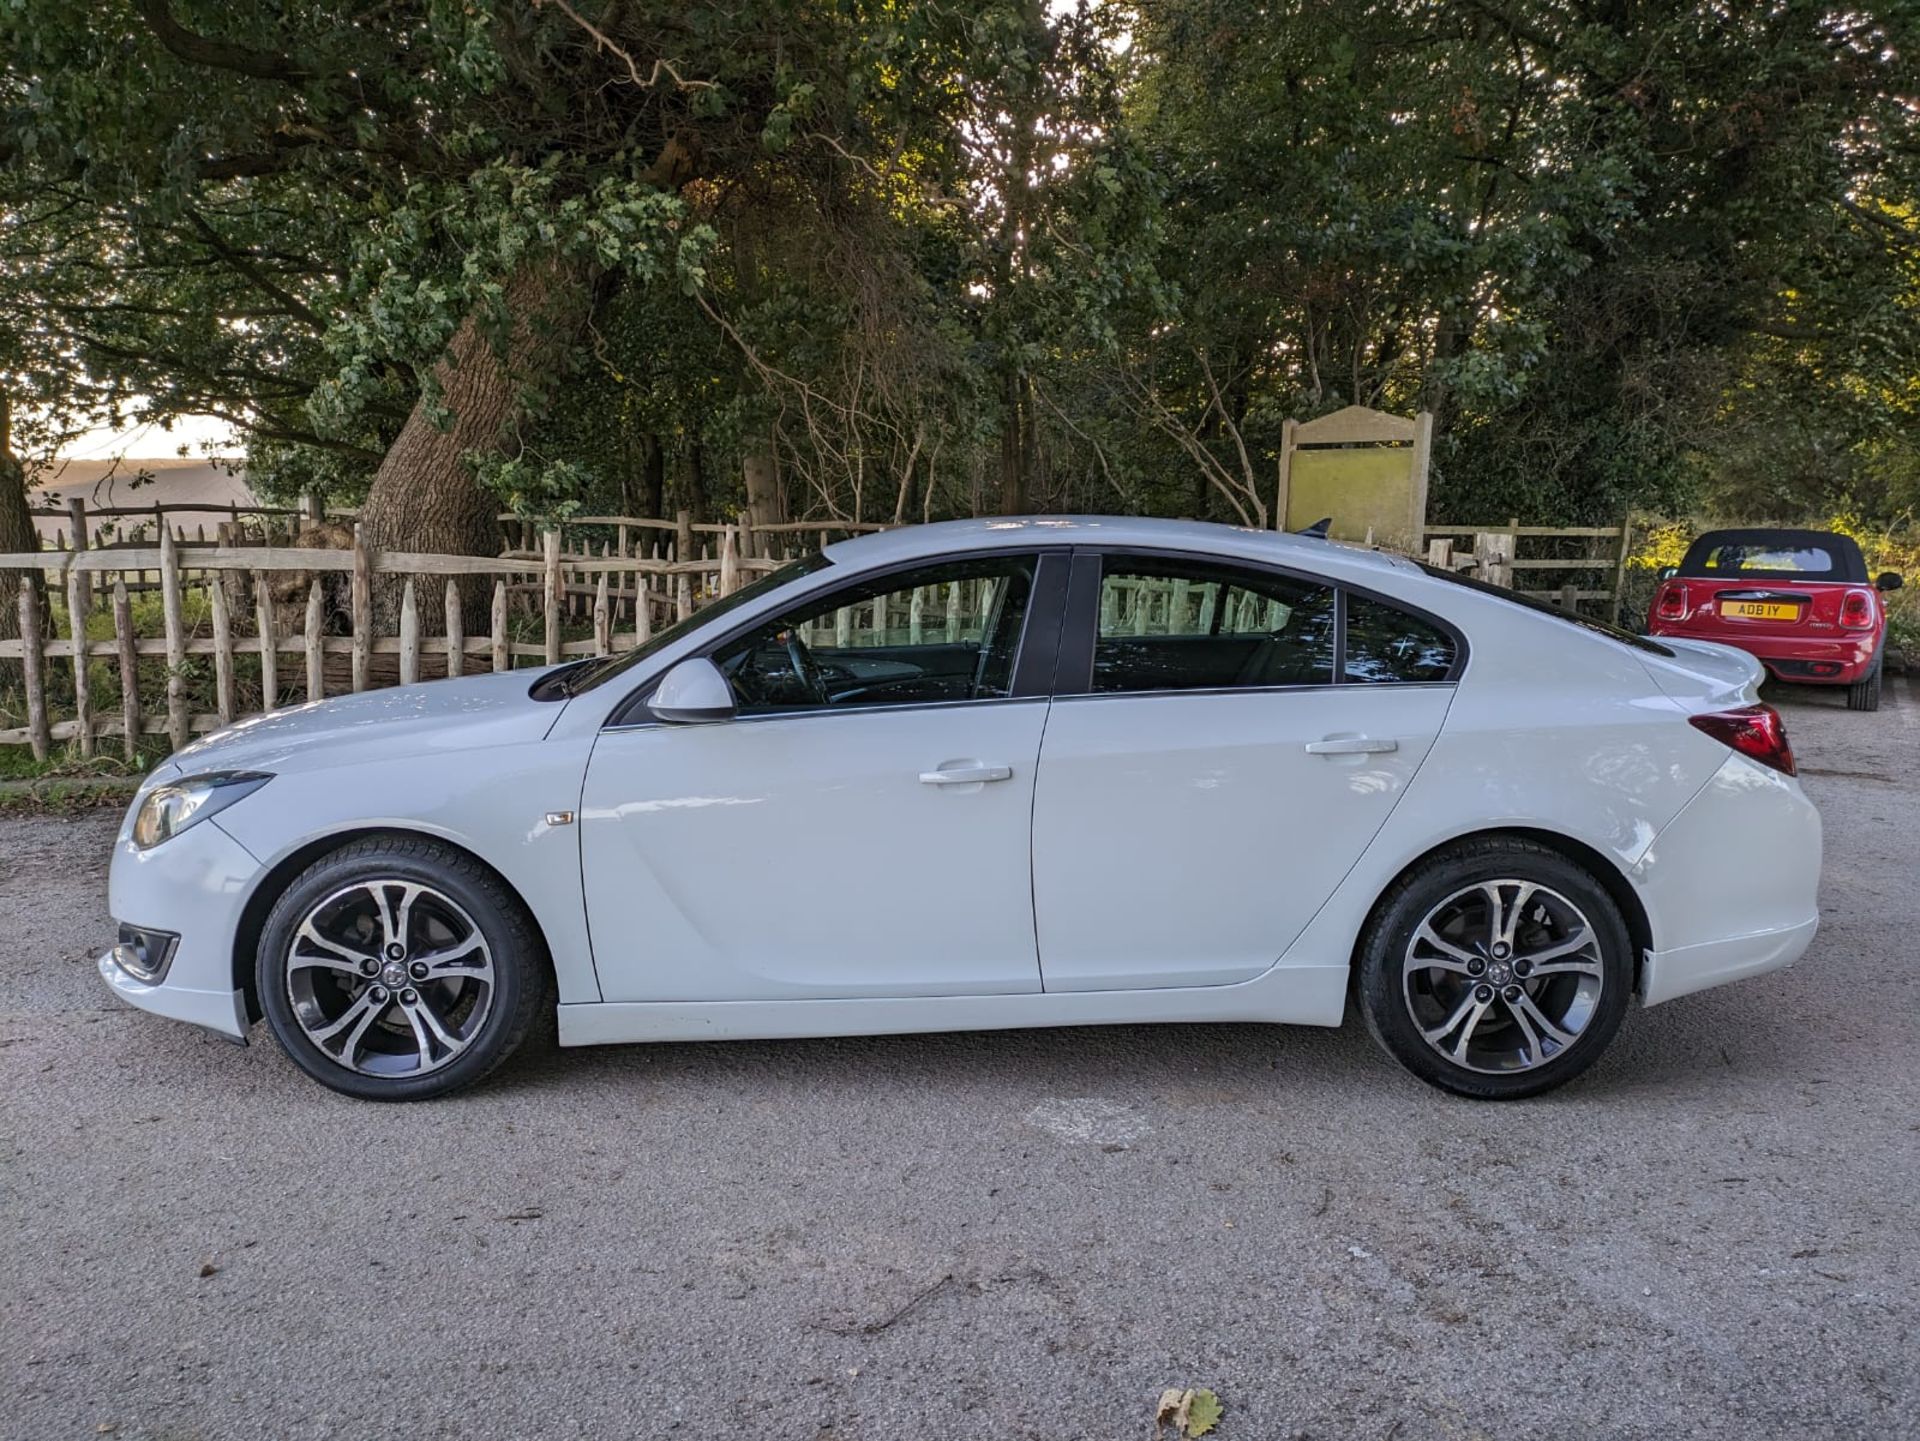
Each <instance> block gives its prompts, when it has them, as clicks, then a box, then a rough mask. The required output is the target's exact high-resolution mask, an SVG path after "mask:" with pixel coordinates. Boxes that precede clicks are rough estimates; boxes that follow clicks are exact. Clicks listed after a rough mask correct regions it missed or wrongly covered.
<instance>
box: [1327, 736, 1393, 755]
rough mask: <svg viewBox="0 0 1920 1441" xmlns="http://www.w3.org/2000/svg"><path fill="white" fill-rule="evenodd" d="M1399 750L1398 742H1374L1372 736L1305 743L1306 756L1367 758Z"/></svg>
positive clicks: (1341, 737)
mask: <svg viewBox="0 0 1920 1441" xmlns="http://www.w3.org/2000/svg"><path fill="white" fill-rule="evenodd" d="M1399 749H1400V742H1399V741H1396V740H1375V739H1374V738H1373V737H1372V736H1338V737H1329V738H1328V739H1326V740H1323V741H1308V742H1307V754H1308V755H1310V756H1367V755H1379V754H1383V753H1385V752H1387V751H1397V750H1399Z"/></svg>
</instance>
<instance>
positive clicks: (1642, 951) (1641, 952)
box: [1347, 826, 1653, 995]
mask: <svg viewBox="0 0 1920 1441" xmlns="http://www.w3.org/2000/svg"><path fill="white" fill-rule="evenodd" d="M1497 840H1521V841H1531V842H1533V844H1535V845H1537V846H1545V847H1546V848H1547V849H1548V850H1551V851H1556V852H1558V853H1559V854H1560V855H1561V856H1562V857H1564V858H1565V859H1567V860H1569V861H1571V862H1573V864H1575V865H1577V866H1579V867H1580V868H1581V869H1582V870H1583V871H1585V872H1587V874H1589V875H1591V876H1592V877H1593V878H1594V880H1595V881H1597V882H1599V884H1600V886H1601V887H1602V889H1604V890H1605V891H1606V893H1607V895H1608V897H1609V899H1611V900H1612V901H1613V903H1614V905H1616V906H1618V907H1619V908H1620V917H1621V919H1622V920H1624V921H1625V922H1626V923H1627V937H1628V939H1629V940H1630V941H1632V943H1633V988H1634V990H1635V991H1636V992H1638V991H1639V989H1640V986H1641V971H1642V970H1643V969H1644V968H1645V966H1646V956H1647V952H1648V951H1650V950H1652V949H1653V922H1652V921H1651V920H1650V919H1649V918H1648V916H1647V908H1646V906H1645V905H1644V904H1642V902H1641V900H1640V893H1639V892H1638V891H1636V890H1635V889H1634V887H1633V883H1632V882H1631V881H1629V880H1628V879H1627V876H1626V873H1625V872H1624V871H1622V870H1621V869H1620V863H1619V862H1618V861H1616V860H1615V859H1614V858H1613V857H1611V856H1609V855H1607V854H1606V852H1604V851H1600V850H1596V849H1595V848H1594V847H1592V846H1590V845H1588V844H1586V843H1585V842H1584V841H1578V840H1575V839H1574V838H1573V837H1572V836H1568V835H1562V834H1561V833H1560V832H1558V831H1549V830H1541V829H1540V828H1538V827H1535V826H1490V827H1488V828H1487V829H1486V830H1479V831H1467V832H1464V833H1463V834H1461V835H1457V836H1449V837H1448V838H1447V839H1446V840H1444V841H1441V842H1440V843H1439V844H1438V845H1435V846H1431V847H1429V848H1428V849H1427V850H1424V851H1422V852H1421V853H1420V854H1419V855H1417V856H1415V857H1414V858H1413V859H1412V860H1410V861H1408V862H1407V863H1406V864H1405V865H1404V866H1402V867H1401V868H1400V869H1399V870H1398V871H1396V872H1394V874H1393V876H1392V877H1391V878H1389V879H1388V881H1387V883H1386V884H1385V885H1384V886H1382V887H1381V888H1380V894H1379V895H1377V896H1375V897H1374V899H1373V905H1372V906H1370V907H1369V908H1368V910H1367V915H1366V919H1365V920H1364V921H1362V922H1361V923H1360V928H1359V929H1358V930H1357V931H1355V932H1354V937H1353V951H1352V954H1351V955H1350V956H1349V957H1348V960H1347V989H1348V993H1349V995H1351V994H1353V992H1354V990H1355V988H1356V987H1357V986H1358V985H1359V982H1360V948H1361V946H1362V945H1363V944H1364V943H1365V941H1366V937H1367V933H1368V931H1369V930H1370V929H1371V928H1372V926H1373V922H1374V918H1375V917H1376V916H1378V915H1379V914H1380V908H1381V907H1382V906H1383V905H1385V904H1386V900H1387V897H1388V896H1390V895H1392V894H1393V891H1394V888H1395V887H1396V886H1398V885H1399V884H1400V882H1401V881H1403V880H1404V879H1406V877H1407V875H1408V874H1409V873H1410V872H1411V871H1413V870H1414V869H1416V868H1417V867H1419V866H1423V865H1425V864H1426V863H1427V862H1428V861H1430V860H1432V859H1433V858H1434V857H1435V856H1437V855H1441V854H1443V853H1444V852H1447V851H1450V850H1454V849H1456V848H1458V847H1460V846H1469V845H1473V844H1474V843H1475V842H1478V841H1497Z"/></svg>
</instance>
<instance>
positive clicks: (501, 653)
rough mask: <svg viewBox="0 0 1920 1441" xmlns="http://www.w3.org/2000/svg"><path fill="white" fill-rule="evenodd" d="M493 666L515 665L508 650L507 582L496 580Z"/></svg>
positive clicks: (494, 589) (505, 666) (494, 586)
mask: <svg viewBox="0 0 1920 1441" xmlns="http://www.w3.org/2000/svg"><path fill="white" fill-rule="evenodd" d="M491 619H492V622H493V626H492V629H493V668H494V669H495V670H497V671H501V670H509V669H511V668H512V666H513V657H512V656H511V655H510V654H508V652H507V583H506V582H505V581H504V580H496V581H495V582H494V583H493V615H492V617H491Z"/></svg>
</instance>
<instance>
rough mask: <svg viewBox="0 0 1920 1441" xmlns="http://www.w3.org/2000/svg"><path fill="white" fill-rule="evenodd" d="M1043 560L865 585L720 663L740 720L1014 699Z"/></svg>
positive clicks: (819, 602) (721, 653)
mask: <svg viewBox="0 0 1920 1441" xmlns="http://www.w3.org/2000/svg"><path fill="white" fill-rule="evenodd" d="M1034 566H1035V558H1034V557H1033V556H1031V555H1020V556H991V557H982V558H979V559H973V560H964V561H949V562H945V563H942V564H938V565H931V566H925V567H922V568H920V569H918V570H913V571H906V572H896V573H895V574H893V575H889V576H882V577H878V578H875V579H872V580H868V581H864V582H862V583H860V584H858V585H854V586H849V587H847V588H846V589H843V590H838V591H834V592H833V593H832V594H830V595H827V596H822V597H816V598H814V599H812V600H809V601H807V602H806V603H804V604H803V605H801V606H799V607H797V608H795V609H794V610H792V611H789V612H787V613H786V614H784V615H782V616H780V617H778V618H777V619H775V620H771V621H768V622H766V623H765V624H763V625H760V626H757V627H756V628H755V629H754V630H753V631H751V632H749V633H748V634H746V635H744V636H739V637H736V638H735V639H733V640H731V641H729V642H727V644H725V645H724V646H722V647H721V648H720V649H718V650H716V651H715V652H714V653H713V657H712V659H713V662H714V664H715V665H717V666H718V667H719V668H720V673H721V674H722V675H724V676H725V677H726V678H727V683H728V684H729V685H730V686H731V687H732V688H733V697H734V704H735V705H736V706H737V707H738V708H739V710H740V713H741V714H742V715H766V714H774V713H781V712H788V711H808V710H819V709H825V708H829V707H840V706H876V705H929V704H938V703H941V702H951V701H969V700H991V699H995V698H997V697H1001V696H1005V695H1008V694H1010V693H1011V690H1012V685H1013V670H1014V661H1015V658H1016V656H1017V654H1018V651H1019V648H1020V636H1021V632H1022V630H1023V628H1024V626H1025V623H1026V617H1027V607H1028V603H1029V601H1030V600H1031V598H1032V595H1033V579H1034Z"/></svg>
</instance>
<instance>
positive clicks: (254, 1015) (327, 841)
mask: <svg viewBox="0 0 1920 1441" xmlns="http://www.w3.org/2000/svg"><path fill="white" fill-rule="evenodd" d="M382 837H392V838H393V839H394V840H396V841H432V842H434V843H435V844H436V845H442V846H445V847H447V848H448V849H449V850H454V851H458V852H460V854H462V855H463V856H465V857H467V858H468V859H469V860H471V861H472V862H473V863H474V864H475V865H477V866H480V867H482V868H483V869H484V870H486V871H487V873H488V874H490V875H491V876H492V877H493V878H494V879H495V880H496V881H498V882H499V883H500V885H501V886H502V887H504V888H505V889H506V892H507V894H508V895H510V896H512V897H513V899H514V902H515V903H516V904H517V905H518V906H519V907H520V909H521V911H523V912H524V913H525V916H526V921H527V924H528V926H530V927H531V928H532V930H533V933H534V935H535V936H537V937H539V940H540V956H539V959H538V964H539V965H540V966H543V967H545V970H546V976H547V981H548V983H549V985H552V986H556V987H557V986H558V984H559V981H558V979H557V976H556V974H555V971H554V965H553V951H552V948H551V947H550V946H549V945H548V943H547V936H546V932H545V931H543V930H542V929H541V927H540V918H539V917H538V916H536V915H535V914H534V912H533V907H531V906H529V905H528V904H527V899H526V897H525V896H523V895H521V894H520V890H519V887H517V886H515V885H514V883H513V882H512V881H510V880H508V879H507V877H505V876H504V875H502V874H501V873H500V872H499V870H498V869H496V868H495V867H494V866H491V865H489V864H488V863H487V862H486V860H484V859H483V858H482V857H480V856H478V855H475V854H474V852H473V851H471V850H469V849H468V848H467V847H466V846H463V845H461V844H460V842H458V841H456V840H452V839H450V838H448V837H446V836H443V835H438V834H436V833H434V832H433V831H424V830H410V829H408V828H407V827H405V826H359V827H356V828H354V829H352V830H344V831H334V832H332V833H330V834H328V835H324V836H319V837H316V838H315V839H313V840H311V841H308V842H307V843H306V844H304V845H300V846H296V847H294V849H293V850H291V851H289V852H288V853H287V854H286V855H284V856H282V857H281V858H280V859H279V860H278V861H276V862H274V864H273V865H272V866H271V867H269V868H268V870H267V871H266V873H265V874H264V875H262V876H261V877H260V879H259V881H258V882H256V883H255V885H254V888H253V894H251V895H250V896H248V897H247V902H246V904H245V905H244V906H242V907H241V908H240V922H239V924H238V925H237V926H236V927H235V928H234V933H233V956H232V965H233V988H234V989H235V990H236V991H239V992H240V993H241V994H242V995H243V996H244V997H245V998H246V1004H247V1020H248V1022H249V1023H251V1022H255V1021H258V1020H259V1019H260V1018H261V1017H262V1015H264V1014H265V1013H264V1012H263V1011H262V1010H261V1009H260V993H259V988H258V986H257V985H256V983H255V980H254V957H255V956H256V955H257V954H258V952H259V950H260V938H261V936H262V935H263V934H264V933H265V931H266V928H267V917H268V916H269V915H271V914H272V912H273V908H274V905H275V903H276V902H278V901H279V899H280V897H281V896H282V895H283V894H285V892H286V889H287V887H288V886H290V885H292V884H293V881H294V878H295V877H296V876H299V875H300V874H301V873H303V872H304V871H305V870H306V869H307V867H308V866H310V865H312V864H313V863H314V862H315V861H318V860H320V859H321V858H322V857H324V856H328V855H331V854H332V853H333V852H334V851H337V850H340V849H341V848H342V847H345V846H350V845H353V844H354V843H355V842H356V841H366V840H377V839H380V838H382Z"/></svg>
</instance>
